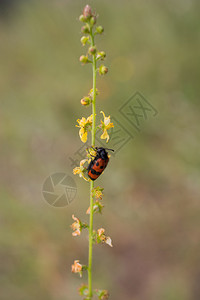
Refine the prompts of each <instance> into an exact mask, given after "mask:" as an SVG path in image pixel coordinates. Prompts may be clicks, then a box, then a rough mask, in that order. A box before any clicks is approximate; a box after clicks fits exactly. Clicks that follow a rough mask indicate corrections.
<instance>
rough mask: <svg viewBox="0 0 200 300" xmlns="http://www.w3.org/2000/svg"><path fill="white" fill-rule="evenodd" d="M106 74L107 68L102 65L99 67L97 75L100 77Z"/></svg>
mask: <svg viewBox="0 0 200 300" xmlns="http://www.w3.org/2000/svg"><path fill="white" fill-rule="evenodd" d="M106 73H108V68H107V67H106V66H104V65H101V66H100V67H99V74H100V75H105V74H106Z"/></svg>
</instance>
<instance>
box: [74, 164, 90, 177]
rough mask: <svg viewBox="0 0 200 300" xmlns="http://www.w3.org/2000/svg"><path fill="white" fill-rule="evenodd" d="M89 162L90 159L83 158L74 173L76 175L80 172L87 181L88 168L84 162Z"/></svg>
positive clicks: (80, 175)
mask: <svg viewBox="0 0 200 300" xmlns="http://www.w3.org/2000/svg"><path fill="white" fill-rule="evenodd" d="M86 162H88V159H83V160H81V161H80V167H76V168H74V169H73V173H74V175H76V174H78V175H79V177H83V179H85V180H86V181H89V179H87V178H86V177H85V174H84V173H85V172H87V168H85V167H84V164H85V163H86Z"/></svg>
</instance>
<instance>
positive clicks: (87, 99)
mask: <svg viewBox="0 0 200 300" xmlns="http://www.w3.org/2000/svg"><path fill="white" fill-rule="evenodd" d="M90 103H91V98H90V97H83V98H82V99H81V104H82V105H83V106H89V105H90Z"/></svg>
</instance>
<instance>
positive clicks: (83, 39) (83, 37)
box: [81, 36, 89, 46]
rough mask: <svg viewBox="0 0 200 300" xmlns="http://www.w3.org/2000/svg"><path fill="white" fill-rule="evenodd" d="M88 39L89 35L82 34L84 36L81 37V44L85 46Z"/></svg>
mask: <svg viewBox="0 0 200 300" xmlns="http://www.w3.org/2000/svg"><path fill="white" fill-rule="evenodd" d="M88 41H89V37H88V36H82V38H81V44H82V45H83V46H85V45H86V44H87V42H88Z"/></svg>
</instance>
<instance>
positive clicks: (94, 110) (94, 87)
mask: <svg viewBox="0 0 200 300" xmlns="http://www.w3.org/2000/svg"><path fill="white" fill-rule="evenodd" d="M90 37H91V45H92V46H94V36H93V33H92V29H91V31H90ZM92 71H93V101H92V114H93V122H92V147H95V132H96V128H95V127H96V56H95V55H93V61H92ZM93 188H94V181H92V180H91V181H90V225H89V254H88V291H89V297H88V299H92V244H93V240H92V236H93V196H92V190H93Z"/></svg>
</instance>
